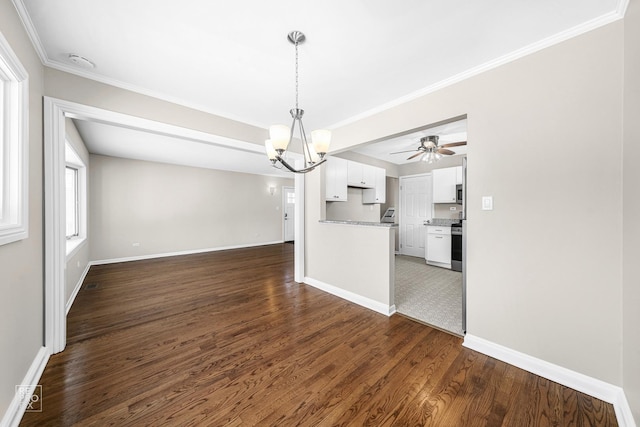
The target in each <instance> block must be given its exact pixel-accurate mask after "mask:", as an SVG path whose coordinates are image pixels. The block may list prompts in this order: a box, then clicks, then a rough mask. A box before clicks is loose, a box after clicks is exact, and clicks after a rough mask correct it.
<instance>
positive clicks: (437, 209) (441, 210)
mask: <svg viewBox="0 0 640 427" xmlns="http://www.w3.org/2000/svg"><path fill="white" fill-rule="evenodd" d="M433 206H434V209H433V217H434V218H447V219H460V212H462V205H458V204H456V203H451V204H449V203H436V204H434V205H433ZM452 207H453V208H455V209H456V210H455V211H452V210H450V208H452Z"/></svg>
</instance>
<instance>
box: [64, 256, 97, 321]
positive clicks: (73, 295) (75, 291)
mask: <svg viewBox="0 0 640 427" xmlns="http://www.w3.org/2000/svg"><path fill="white" fill-rule="evenodd" d="M90 268H91V263H88V264H87V266H86V267H85V269H84V271H83V272H82V274H81V275H80V278H79V279H78V283H76V286H75V288H73V292H72V293H71V296H70V297H69V300H68V301H67V304H66V306H65V312H66V313H67V314H69V310H71V306H72V305H73V302H74V301H75V300H76V297H77V296H78V292H80V288H82V284H83V283H84V279H85V277H87V273H89V269H90Z"/></svg>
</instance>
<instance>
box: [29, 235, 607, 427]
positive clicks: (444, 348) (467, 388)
mask: <svg viewBox="0 0 640 427" xmlns="http://www.w3.org/2000/svg"><path fill="white" fill-rule="evenodd" d="M292 258H293V245H287V244H283V245H273V246H264V247H258V248H251V249H238V250H230V251H224V252H213V253H206V254H198V255H188V256H180V257H172V258H162V259H155V260H149V261H139V262H129V263H121V264H111V265H104V266H97V267H92V268H91V270H90V272H89V274H88V276H87V278H86V280H85V284H84V285H83V288H82V290H81V291H80V293H79V294H78V297H77V299H76V302H75V304H74V305H73V308H72V309H71V312H70V313H69V317H68V343H67V348H66V350H65V351H64V352H62V353H60V354H57V355H54V356H52V357H51V359H50V361H49V363H48V365H47V368H46V370H45V372H44V375H43V377H42V379H41V382H40V383H41V384H42V385H43V390H42V395H43V400H42V406H43V411H42V412H41V413H26V414H25V416H24V418H23V420H22V424H21V425H23V426H44V425H51V426H70V425H83V426H84V425H96V426H104V425H113V426H128V425H135V426H138V425H141V426H143V425H149V426H161V425H167V426H188V425H191V426H200V425H207V426H209V425H211V426H239V425H265V426H266V425H279V426H288V425H305V426H317V425H319V426H333V425H342V426H364V425H372V426H383V425H397V426H427V425H432V426H465V427H466V426H615V425H617V424H616V420H615V414H614V410H613V408H612V406H611V405H610V404H606V403H604V402H602V401H599V400H596V399H594V398H591V397H589V396H587V395H584V394H582V393H578V392H576V391H575V390H572V389H569V388H566V387H563V386H561V385H559V384H556V383H553V382H550V381H548V380H545V379H543V378H540V377H538V376H535V375H533V374H530V373H528V372H526V371H523V370H521V369H518V368H515V367H513V366H511V365H507V364H505V363H503V362H500V361H497V360H495V359H492V358H490V357H488V356H485V355H483V354H481V353H477V352H474V351H472V350H469V349H466V348H463V347H462V346H461V342H462V340H461V339H460V338H457V337H455V336H453V335H449V334H447V333H445V332H441V331H439V330H436V329H432V328H430V327H428V326H425V325H422V324H420V323H417V322H414V321H411V320H409V319H407V318H405V317H402V316H399V315H396V316H392V317H390V318H388V317H386V316H383V315H380V314H377V313H375V312H372V311H370V310H367V309H365V308H362V307H359V306H357V305H355V304H352V303H349V302H346V301H344V300H342V299H340V298H337V297H335V296H332V295H329V294H326V293H324V292H322V291H319V290H317V289H315V288H313V287H310V286H306V285H301V284H297V283H295V282H294V281H293V262H292V261H293V260H292Z"/></svg>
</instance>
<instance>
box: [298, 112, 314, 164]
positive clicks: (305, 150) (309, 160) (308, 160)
mask: <svg viewBox="0 0 640 427" xmlns="http://www.w3.org/2000/svg"><path fill="white" fill-rule="evenodd" d="M298 126H299V127H300V141H301V142H302V154H303V156H304V165H305V166H307V164H309V165H312V164H313V163H314V161H313V157H312V156H311V150H310V149H309V143H308V142H307V134H306V133H305V132H304V125H303V124H302V119H301V118H300V119H298Z"/></svg>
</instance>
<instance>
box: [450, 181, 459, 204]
mask: <svg viewBox="0 0 640 427" xmlns="http://www.w3.org/2000/svg"><path fill="white" fill-rule="evenodd" d="M449 188H451V187H449ZM456 203H457V204H459V205H461V204H462V184H458V185H456Z"/></svg>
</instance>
